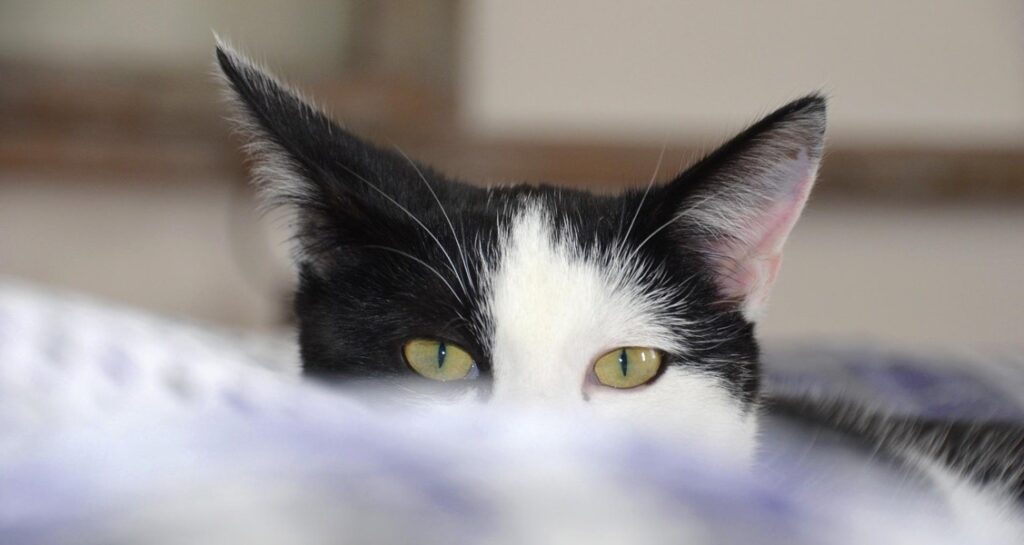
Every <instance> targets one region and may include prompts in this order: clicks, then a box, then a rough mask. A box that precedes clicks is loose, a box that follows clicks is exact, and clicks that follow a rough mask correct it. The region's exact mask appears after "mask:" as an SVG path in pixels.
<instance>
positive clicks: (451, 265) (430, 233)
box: [341, 165, 469, 294]
mask: <svg viewBox="0 0 1024 545" xmlns="http://www.w3.org/2000/svg"><path fill="white" fill-rule="evenodd" d="M341 167H342V168H343V169H345V170H346V171H347V172H348V173H349V174H351V175H353V176H355V177H356V178H357V179H358V180H359V181H361V182H363V183H364V184H366V185H368V186H370V188H371V189H373V190H374V191H376V192H377V193H379V194H380V196H382V197H384V198H385V199H387V200H388V201H389V202H390V203H391V204H393V205H395V206H397V207H398V209H399V210H401V211H402V212H404V213H405V215H407V216H409V218H410V219H411V220H413V221H414V222H416V224H417V225H419V226H420V227H421V228H422V229H423V230H424V231H426V233H427V235H428V236H429V237H430V238H431V239H433V240H434V243H436V244H437V247H438V248H440V249H441V252H442V253H443V254H444V257H445V258H446V259H447V260H448V267H449V268H450V269H451V271H452V274H454V275H455V279H456V280H458V281H459V285H460V286H461V287H462V291H463V292H464V293H466V294H468V293H469V290H467V289H466V284H465V283H464V282H463V281H462V277H461V276H459V271H458V269H456V268H455V261H453V260H452V256H451V254H449V253H448V250H447V249H445V247H444V244H441V240H440V239H438V238H437V235H435V234H434V232H433V231H431V230H430V228H429V227H427V226H426V225H425V224H424V223H423V222H422V221H420V219H419V218H417V217H416V215H415V214H413V213H412V212H410V211H409V209H408V208H406V207H405V206H402V203H400V202H398V201H396V200H395V199H394V198H392V197H391V196H390V195H388V194H387V193H385V192H384V191H383V190H382V189H381V188H379V187H377V186H376V185H374V184H373V183H371V182H370V181H369V180H367V179H366V178H364V177H362V176H360V175H359V173H357V172H355V171H353V170H352V169H350V168H348V167H346V166H345V165H341Z"/></svg>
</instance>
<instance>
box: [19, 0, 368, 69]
mask: <svg viewBox="0 0 1024 545" xmlns="http://www.w3.org/2000/svg"><path fill="white" fill-rule="evenodd" d="M350 6H351V2H348V1H344V0H216V1H207V0H173V1H166V0H130V1H126V0H90V1H87V2H86V1H77V0H65V1H59V2H53V1H39V0H3V1H2V2H0V53H2V54H3V55H4V56H8V57H15V58H21V59H29V60H40V61H62V62H67V63H75V64H78V65H80V66H83V65H84V66H94V65H96V66H111V65H114V66H118V65H120V66H137V65H144V66H153V65H156V66H158V67H160V68H166V67H172V68H174V67H185V68H192V67H204V66H206V65H209V64H210V62H211V60H210V59H211V51H212V47H213V35H212V31H214V30H216V31H217V32H218V33H220V34H221V35H222V36H224V37H226V38H229V39H231V40H232V41H233V42H235V43H237V44H239V45H242V46H246V48H247V49H248V48H252V49H253V50H254V51H259V52H260V55H261V56H263V55H266V57H267V58H268V59H270V60H271V61H273V63H274V64H275V65H284V66H289V67H297V68H299V69H303V68H308V69H310V70H316V72H317V73H318V74H320V75H322V74H323V73H324V72H326V71H328V70H330V67H328V68H327V69H324V67H323V66H320V67H316V66H315V64H316V63H328V64H331V63H334V64H335V65H336V64H337V63H338V62H340V60H341V59H342V55H343V54H344V47H343V46H344V44H345V43H346V42H345V40H346V39H347V38H348V32H347V27H346V26H347V24H348V21H349V15H350V14H349V9H350Z"/></svg>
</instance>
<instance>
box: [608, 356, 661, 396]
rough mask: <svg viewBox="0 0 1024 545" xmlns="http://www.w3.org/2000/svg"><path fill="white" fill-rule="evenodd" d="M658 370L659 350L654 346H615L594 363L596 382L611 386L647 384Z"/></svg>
mask: <svg viewBox="0 0 1024 545" xmlns="http://www.w3.org/2000/svg"><path fill="white" fill-rule="evenodd" d="M660 370H661V352H660V351H658V350H655V349H654V348H642V347H634V346H627V347H623V348H616V349H615V350H612V351H611V352H608V353H607V354H605V355H603V356H601V357H600V358H597V361H596V362H595V363H594V375H595V376H596V377H597V380H598V382H600V383H601V384H604V385H605V386H611V387H612V388H622V389H625V388H636V387H637V386H641V385H643V384H647V383H648V382H650V381H651V379H653V378H654V377H655V376H656V375H657V374H658V371H660Z"/></svg>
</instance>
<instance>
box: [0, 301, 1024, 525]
mask: <svg viewBox="0 0 1024 545" xmlns="http://www.w3.org/2000/svg"><path fill="white" fill-rule="evenodd" d="M766 360H767V361H766V366H767V369H766V371H767V376H766V385H767V388H768V389H769V390H770V391H775V392H800V393H808V394H810V395H822V396H841V397H848V398H852V399H856V400H860V401H865V402H868V403H870V404H873V405H879V406H885V407H888V408H891V409H892V410H893V411H894V412H903V413H906V414H920V415H929V416H938V417H949V416H960V417H981V418H987V417H1000V418H1014V419H1020V418H1022V415H1024V399H1022V395H1021V393H1022V392H1024V367H1022V366H1021V361H1020V359H1019V358H1016V359H1015V358H1014V357H1012V356H1004V357H994V356H984V357H982V356H978V355H971V356H964V357H959V356H958V357H953V356H949V355H945V356H942V357H935V356H922V355H907V354H902V353H897V352H893V351H887V350H880V349H868V348H864V347H852V346H845V347H837V346H829V347H822V346H811V345H808V346H787V347H770V348H769V349H768V350H767V354H766ZM296 369H297V358H296V355H295V348H294V345H293V343H291V342H289V341H288V340H287V339H282V338H278V337H273V336H263V337H259V336H247V335H240V334H237V333H227V332H220V331H216V330H214V329H211V328H208V327H203V326H199V325H196V324H188V323H182V322H174V321H169V320H166V319H160V318H156V317H153V316H150V315H146V314H144V313H140V312H136V311H131V310H126V309H119V308H114V307H110V306H107V305H103V304H99V303H96V302H94V301H90V300H88V299H82V298H78V297H74V296H68V295H60V296H57V295H52V294H48V293H45V292H42V291H39V290H34V289H29V288H26V287H24V286H18V285H15V284H13V283H6V284H5V283H0V543H97V544H99V543H141V542H145V543H242V542H245V543H320V542H325V543H410V542H414V541H415V542H417V543H435V542H436V543H526V542H529V543H576V542H580V543H582V542H587V543H702V542H708V543H750V542H756V543H874V542H886V543H967V542H969V543H1009V542H1014V541H1015V540H1016V539H1018V538H1019V537H1020V535H1019V534H1016V532H1017V527H1016V526H1015V524H1014V523H1012V521H1009V520H1008V519H1005V518H1004V517H1003V515H1006V514H1007V513H998V514H997V515H999V516H994V515H993V516H989V514H988V513H986V514H985V515H984V516H982V515H978V516H974V517H969V518H967V519H964V518H963V517H956V516H951V515H950V512H949V509H948V506H947V505H944V504H943V503H942V502H940V501H937V500H936V498H934V497H931V496H930V495H929V494H928V493H927V491H926V490H924V489H922V488H919V487H916V486H914V485H913V483H910V482H906V481H905V480H904V481H898V480H896V479H900V477H899V476H894V475H892V474H891V473H889V472H888V470H887V469H885V468H881V467H879V468H874V467H871V466H870V465H864V463H863V461H861V460H859V459H857V458H853V457H850V458H849V460H850V461H849V462H848V464H847V467H843V468H839V469H837V466H835V465H832V466H829V467H830V468H829V469H828V473H829V474H828V475H821V474H818V475H815V474H814V473H813V469H810V468H812V466H813V464H808V463H806V462H807V460H805V459H804V458H805V457H806V455H805V454H802V451H801V450H800V449H801V448H802V447H800V448H798V449H795V450H794V449H790V450H788V451H787V450H786V449H785V448H783V449H780V450H776V454H777V455H776V456H775V459H774V462H773V464H772V466H771V468H770V470H768V469H765V468H757V469H755V470H754V471H742V470H737V469H735V468H724V467H721V466H720V465H717V464H715V463H714V460H715V458H716V456H715V449H716V446H715V445H690V444H686V445H683V444H679V443H678V442H674V441H673V440H672V438H669V437H654V436H650V435H644V434H643V433H640V432H637V431H635V430H631V429H628V428H624V427H622V426H618V425H613V424H611V423H607V422H599V421H594V420H591V419H590V418H588V417H587V416H586V415H577V414H551V413H544V412H540V411H538V412H510V411H501V410H498V409H495V408H487V407H481V408H480V409H479V410H477V411H459V412H454V411H450V410H445V409H443V408H427V407H406V408H402V409H394V408H392V409H389V410H370V409H368V408H367V407H366V406H365V405H364V404H363V403H361V402H360V401H359V399H357V398H356V397H354V396H352V395H349V393H347V392H340V391H335V390H332V389H328V388H326V387H321V386H317V385H314V384H309V383H305V382H303V381H301V380H299V378H298V377H297V374H296V373H295V370H296ZM792 452H797V453H798V454H796V455H794V454H792ZM778 453H781V454H778ZM828 456H829V459H830V460H839V462H838V463H840V464H841V463H846V462H843V460H847V458H845V457H844V456H845V455H844V454H843V453H839V455H837V456H832V454H831V453H830V454H828ZM818 471H820V467H819V469H818ZM894 482H896V483H898V485H897V486H893V485H894ZM823 483H826V484H823Z"/></svg>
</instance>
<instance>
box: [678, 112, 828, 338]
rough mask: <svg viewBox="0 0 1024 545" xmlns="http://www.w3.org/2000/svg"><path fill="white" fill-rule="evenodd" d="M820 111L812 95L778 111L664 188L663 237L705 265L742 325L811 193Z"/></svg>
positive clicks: (753, 313)
mask: <svg viewBox="0 0 1024 545" xmlns="http://www.w3.org/2000/svg"><path fill="white" fill-rule="evenodd" d="M825 105H826V103H825V99H824V98H823V97H821V96H818V95H812V96H808V97H805V98H802V99H799V100H796V101H794V102H792V103H790V104H788V105H786V106H783V107H782V108H780V109H779V110H777V111H775V112H774V113H772V114H770V115H768V116H767V117H765V118H764V119H762V120H761V121H759V122H758V123H756V124H754V125H753V126H751V127H750V128H749V129H747V130H746V131H744V132H742V133H740V134H739V135H738V136H736V137H735V138H733V139H732V140H730V141H729V142H728V143H726V144H725V145H723V146H722V147H720V148H719V149H718V150H716V151H714V152H713V153H711V154H710V155H708V156H707V157H706V158H704V159H703V160H702V161H700V162H699V163H697V164H696V165H694V166H693V167H692V168H690V169H689V170H687V171H686V172H684V173H683V174H681V175H680V176H679V177H678V178H677V179H676V180H675V181H673V182H671V183H670V184H669V185H667V186H665V188H664V191H665V193H663V195H662V198H661V205H662V215H664V216H670V219H669V221H671V223H672V224H673V226H674V227H675V228H674V229H672V230H671V231H672V233H671V236H677V237H680V239H681V240H682V242H683V243H684V244H686V245H687V246H689V247H691V248H692V249H694V250H696V251H697V252H698V253H699V254H702V255H703V256H705V257H706V259H707V262H708V264H709V265H710V267H711V268H712V270H713V275H714V278H713V280H714V282H715V284H716V285H717V287H718V290H719V292H720V294H721V295H722V297H723V298H724V299H726V300H728V301H731V302H734V303H736V304H738V305H739V308H740V309H741V310H742V311H743V314H744V315H745V316H746V317H747V319H750V320H754V319H756V318H758V317H760V316H761V314H762V313H763V311H764V309H765V305H766V303H767V299H768V294H769V292H770V290H771V287H772V285H773V284H774V282H775V278H776V275H777V274H778V272H779V267H780V266H781V264H782V247H783V244H784V243H785V241H786V238H787V237H788V236H789V233H790V231H791V230H792V229H793V226H794V225H795V224H796V220H797V218H799V216H800V212H801V211H802V210H803V207H804V204H805V203H806V202H807V197H808V195H809V194H810V192H811V187H812V186H813V185H814V180H815V177H816V175H817V171H818V164H819V162H820V160H821V155H822V149H823V146H824V139H825V118H826V115H825ZM666 205H667V208H665V207H666Z"/></svg>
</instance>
